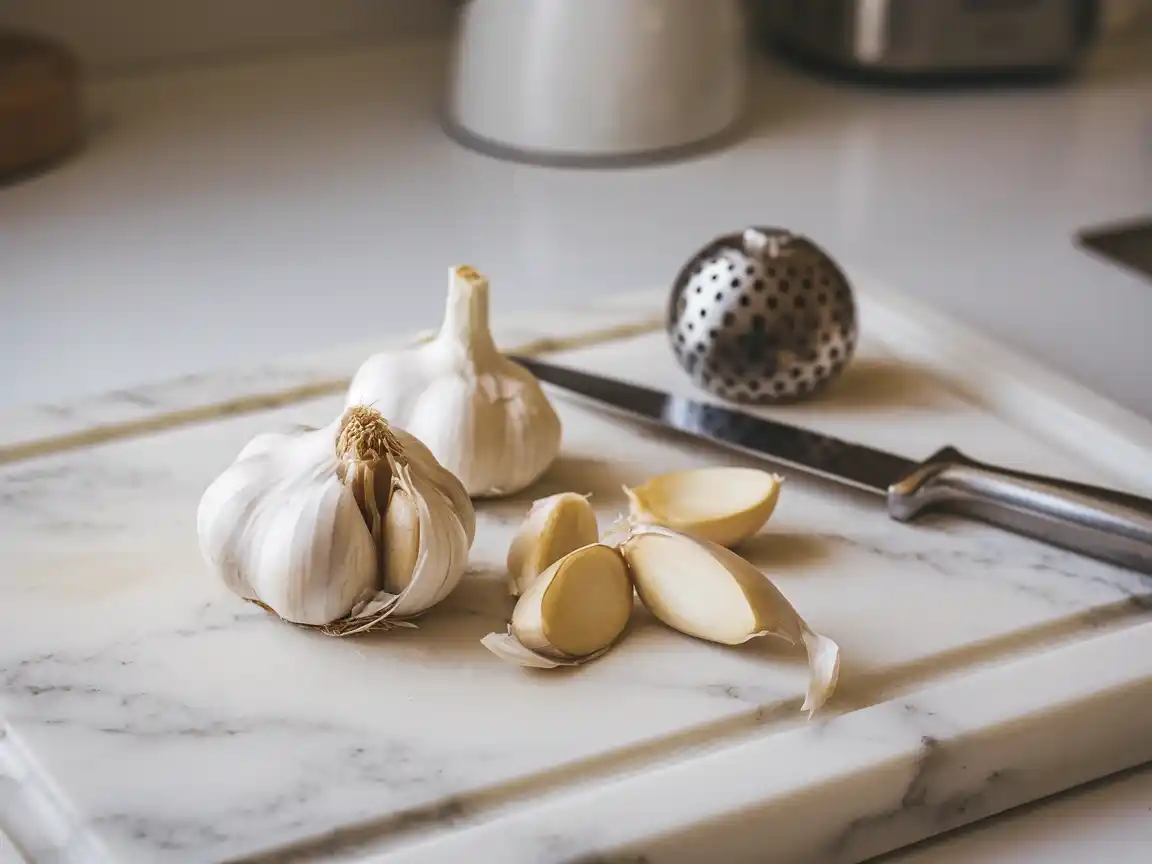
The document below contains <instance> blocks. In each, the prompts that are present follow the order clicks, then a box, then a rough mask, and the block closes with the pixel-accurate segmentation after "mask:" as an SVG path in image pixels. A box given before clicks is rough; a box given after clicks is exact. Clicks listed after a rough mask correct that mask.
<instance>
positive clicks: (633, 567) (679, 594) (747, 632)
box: [620, 525, 840, 716]
mask: <svg viewBox="0 0 1152 864" xmlns="http://www.w3.org/2000/svg"><path fill="white" fill-rule="evenodd" d="M620 551H621V552H622V553H623V555H624V558H625V560H626V561H627V562H628V567H629V570H630V571H631V574H632V581H633V583H634V584H635V586H636V593H637V594H639V595H640V601H641V602H642V603H643V604H644V605H645V606H646V607H648V610H649V611H650V612H651V613H652V614H653V615H654V616H655V617H656V618H657V619H659V620H660V621H662V622H664V623H665V624H667V625H668V626H669V627H672V628H673V629H675V630H679V631H680V632H681V633H686V634H688V635H689V636H695V637H697V638H698V639H706V640H708V641H711V642H719V643H721V644H724V645H739V644H741V643H743V642H747V641H748V640H749V639H754V638H756V637H758V636H777V637H780V638H782V639H784V640H786V641H788V642H790V643H792V644H793V645H798V644H803V645H804V648H805V650H806V651H807V653H808V692H807V695H806V696H805V699H804V705H803V708H802V710H804V711H807V712H808V714H809V716H811V715H812V713H814V712H815V711H816V710H818V709H819V708H820V707H821V706H822V705H823V704H824V703H825V701H827V699H828V697H830V696H831V695H832V692H833V691H834V690H835V689H836V682H837V679H838V678H839V675H840V649H839V647H838V646H837V645H836V643H835V642H833V641H832V640H831V639H829V638H827V637H826V636H821V635H820V634H818V633H816V632H814V631H813V630H812V629H811V628H810V627H809V626H808V624H807V623H806V622H805V621H804V619H803V618H801V617H800V615H799V614H798V613H797V612H796V610H795V609H793V608H792V604H791V603H789V602H788V600H787V598H785V596H784V595H783V594H781V593H780V591H779V589H778V588H777V587H776V586H775V585H773V584H772V582H771V581H770V580H769V579H768V577H767V576H765V575H764V574H763V573H761V572H760V571H759V570H758V569H757V568H756V567H754V566H753V565H752V564H750V563H749V562H748V561H745V560H744V559H743V558H741V557H740V556H739V555H737V554H736V553H735V552H732V551H730V550H728V549H726V548H724V547H723V546H720V545H718V544H716V543H711V542H709V541H707V540H701V539H699V538H696V537H691V536H689V535H687V534H681V533H678V532H676V531H672V530H670V529H668V528H662V527H659V526H652V525H643V526H638V527H634V528H633V529H632V530H631V532H630V533H629V535H628V537H626V538H625V539H624V541H623V542H622V543H621V545H620Z"/></svg>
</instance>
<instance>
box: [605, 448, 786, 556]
mask: <svg viewBox="0 0 1152 864" xmlns="http://www.w3.org/2000/svg"><path fill="white" fill-rule="evenodd" d="M783 482H784V478H783V477H780V476H778V475H776V474H769V473H768V472H767V471H760V470H757V469H755V468H725V467H720V468H697V469H694V470H690V471H677V472H674V473H671V474H661V475H659V476H657V477H652V478H650V479H649V480H647V481H646V482H645V483H644V485H642V486H638V487H637V488H635V489H630V488H628V487H627V486H625V487H624V492H625V494H626V495H627V496H628V502H629V506H630V510H631V513H630V517H629V518H630V521H631V522H632V523H633V524H637V525H663V526H664V527H665V528H671V529H672V530H674V531H681V532H684V533H686V534H691V535H693V536H694V537H699V538H701V539H704V540H710V541H711V542H713V543H719V544H720V545H721V546H728V547H732V546H736V545H738V544H740V543H742V542H743V541H745V540H747V539H748V538H749V537H751V536H753V535H754V534H755V533H756V532H757V531H759V530H760V529H761V528H762V527H764V523H765V522H767V521H768V519H769V518H770V517H771V516H772V513H773V511H774V510H775V509H776V502H777V501H778V500H779V498H780V486H781V484H782V483H783Z"/></svg>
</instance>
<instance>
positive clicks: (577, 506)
mask: <svg viewBox="0 0 1152 864" xmlns="http://www.w3.org/2000/svg"><path fill="white" fill-rule="evenodd" d="M599 538H600V528H599V526H598V525H597V524H596V513H595V511H594V510H593V509H592V505H591V504H589V503H588V498H587V496H585V495H577V494H576V493H575V492H561V493H559V494H558V495H550V496H549V497H547V498H541V499H540V500H539V501H535V502H533V504H532V507H531V508H530V509H529V510H528V515H527V516H526V517H525V519H524V521H523V522H522V523H521V525H520V528H519V529H518V530H517V531H516V536H515V537H513V538H512V543H511V545H510V546H509V547H508V593H510V594H511V595H512V596H513V597H519V596H520V595H521V594H523V593H524V592H525V591H527V590H528V587H529V586H530V585H531V584H532V583H533V582H535V581H536V577H537V576H539V575H540V574H541V573H543V572H544V571H545V570H547V569H548V568H549V567H551V566H552V565H553V564H555V563H556V562H557V561H559V560H560V559H561V558H563V557H564V556H565V555H567V554H568V553H569V552H574V551H575V550H577V549H579V548H580V547H582V546H589V545H591V544H593V543H595V542H596V541H597V540H598V539H599Z"/></svg>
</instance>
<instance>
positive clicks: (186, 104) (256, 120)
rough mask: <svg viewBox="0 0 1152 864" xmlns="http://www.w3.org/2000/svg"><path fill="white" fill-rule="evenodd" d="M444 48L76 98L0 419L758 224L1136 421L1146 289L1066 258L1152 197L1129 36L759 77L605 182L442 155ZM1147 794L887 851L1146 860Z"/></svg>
mask: <svg viewBox="0 0 1152 864" xmlns="http://www.w3.org/2000/svg"><path fill="white" fill-rule="evenodd" d="M443 56H444V49H443V46H442V45H440V44H437V43H428V44H421V45H412V46H407V47H404V48H398V49H393V50H391V51H389V52H387V53H382V52H378V51H377V52H373V51H362V52H359V53H348V54H343V55H334V56H326V57H314V58H310V59H282V60H277V61H268V62H263V63H252V64H248V65H242V66H239V65H238V66H231V67H216V68H206V69H194V70H193V69H190V70H186V71H182V72H170V73H165V74H155V75H151V76H148V77H136V78H124V79H119V80H112V81H107V82H104V83H101V84H100V85H99V86H97V87H96V88H94V90H93V92H92V99H91V104H92V106H93V116H94V132H93V139H92V141H91V144H90V146H89V148H88V149H87V151H86V152H85V153H84V154H83V155H82V156H81V157H80V158H79V159H77V160H75V161H74V162H72V163H70V164H68V165H66V166H63V167H62V168H60V169H59V170H57V171H55V172H53V173H51V174H48V175H45V176H43V177H40V178H35V179H32V180H29V181H26V182H24V183H21V184H19V185H15V186H11V187H8V188H6V189H3V190H0V286H3V287H2V288H0V362H2V363H3V365H4V368H6V369H8V370H18V371H17V372H16V374H12V373H11V372H10V373H9V374H8V375H6V376H4V377H3V379H0V405H2V406H4V407H9V406H11V405H14V404H17V403H24V402H31V401H36V402H51V401H57V400H61V399H67V398H71V397H74V396H78V395H82V394H85V393H89V392H93V391H97V390H106V389H114V388H118V387H128V386H131V385H134V384H137V383H141V382H147V381H151V380H154V379H157V378H167V377H172V376H175V375H180V374H185V373H189V372H196V371H202V370H205V369H209V368H215V367H223V366H232V365H239V364H248V365H251V364H253V363H258V362H260V361H261V360H264V359H267V358H268V357H271V356H283V355H289V354H296V353H302V352H307V351H311V350H314V349H318V348H322V347H324V346H326V345H330V344H335V343H339V342H344V341H350V340H355V341H363V340H365V339H370V338H372V337H374V336H376V335H378V334H381V335H382V334H394V333H397V332H401V331H404V330H411V329H415V328H418V327H421V326H425V325H427V324H428V323H429V322H430V321H432V320H434V319H435V317H436V314H437V312H438V307H439V304H440V297H439V295H438V294H429V293H424V292H422V291H419V290H414V289H412V288H410V287H409V286H414V285H420V284H427V282H428V281H429V276H431V277H432V278H433V280H435V279H436V277H438V276H439V274H440V273H441V272H442V269H443V266H444V265H445V263H446V262H450V261H458V260H468V261H471V262H472V263H475V264H476V265H477V266H480V267H482V268H483V269H485V270H486V271H488V272H489V273H490V274H491V276H492V278H493V280H494V284H495V285H496V286H497V294H496V296H495V298H494V303H495V305H496V307H497V312H499V310H501V309H504V310H507V309H512V308H524V307H538V308H543V307H546V306H549V305H555V304H556V303H557V302H559V301H561V300H568V301H569V302H570V301H571V298H572V297H573V296H574V295H581V296H587V297H588V298H589V299H590V302H594V301H595V300H596V298H601V297H605V296H606V295H608V294H610V293H613V292H616V291H619V290H628V289H633V288H635V287H637V286H640V285H645V286H651V285H658V284H661V283H663V282H666V281H667V280H668V279H669V277H670V275H671V274H672V273H673V272H674V271H675V269H676V268H677V266H678V265H679V263H680V261H681V259H682V258H684V257H686V256H687V255H688V254H689V253H690V252H691V251H692V250H693V249H694V247H695V246H696V245H698V244H699V243H701V242H702V241H704V240H706V239H708V238H709V237H710V236H711V235H713V234H715V233H718V232H720V231H724V230H729V229H732V228H735V227H742V226H743V225H744V224H746V223H751V222H759V223H768V224H783V225H786V226H788V227H791V228H793V229H795V230H799V231H803V232H805V233H808V234H810V235H811V236H813V237H814V238H815V239H817V241H818V242H821V243H822V244H823V245H825V246H826V247H828V248H829V249H830V250H831V251H832V252H833V253H834V254H837V255H839V256H840V257H842V258H843V259H844V260H846V261H850V262H852V263H853V264H854V265H856V266H859V267H861V268H863V269H866V270H867V271H869V272H870V273H874V274H876V275H877V276H878V277H880V278H882V279H884V280H885V281H887V282H889V283H891V284H893V285H896V286H898V287H899V288H900V289H901V290H902V291H905V292H907V293H912V294H916V295H918V296H920V297H921V298H922V299H924V300H926V301H928V302H931V303H933V304H935V305H937V306H939V307H941V308H942V309H945V310H946V311H948V312H951V313H952V314H954V315H956V316H957V317H958V318H960V319H962V320H965V321H967V322H969V323H972V324H975V325H977V326H979V327H981V328H983V329H985V330H987V331H988V332H990V333H991V334H992V335H993V336H994V337H996V338H998V339H1000V340H1002V341H1005V342H1008V343H1010V344H1013V345H1014V346H1015V347H1016V348H1017V349H1019V350H1021V351H1023V352H1025V353H1028V354H1031V355H1033V356H1034V357H1037V358H1039V359H1041V360H1042V361H1044V362H1046V363H1048V364H1050V365H1052V366H1054V367H1055V368H1058V369H1060V370H1061V371H1063V372H1065V373H1067V374H1069V375H1071V376H1072V377H1075V378H1078V379H1079V380H1080V381H1082V382H1084V383H1086V384H1088V385H1090V386H1092V387H1095V388H1098V389H1099V390H1100V391H1102V392H1103V393H1105V394H1106V395H1108V396H1111V397H1112V398H1113V399H1115V400H1116V401H1118V402H1120V403H1122V404H1126V405H1128V406H1129V407H1131V408H1133V409H1135V410H1137V411H1140V412H1142V413H1145V414H1152V391H1149V390H1148V388H1147V384H1146V371H1145V370H1146V369H1147V368H1148V367H1149V363H1150V361H1152V354H1150V353H1149V352H1150V350H1152V349H1150V348H1149V342H1148V340H1147V338H1146V334H1147V330H1148V326H1149V323H1150V322H1152V286H1149V284H1148V283H1147V282H1144V281H1141V280H1140V279H1138V278H1136V277H1135V276H1132V275H1129V274H1127V273H1125V272H1124V271H1122V270H1120V269H1118V268H1116V267H1113V266H1112V265H1110V264H1107V263H1104V262H1101V261H1099V260H1097V259H1094V258H1091V257H1090V256H1088V255H1085V254H1084V253H1083V252H1081V251H1079V250H1077V249H1075V248H1074V247H1073V246H1072V243H1071V236H1072V233H1073V232H1074V231H1075V230H1077V229H1079V228H1081V227H1083V226H1085V225H1089V224H1093V223H1097V222H1102V221H1109V220H1113V219H1120V218H1125V217H1129V216H1134V215H1139V214H1141V213H1143V212H1145V211H1146V210H1147V208H1148V207H1149V202H1152V156H1150V139H1149V136H1150V135H1152V51H1149V50H1147V46H1146V45H1145V46H1143V50H1141V48H1140V46H1136V47H1133V46H1129V47H1127V48H1117V49H1115V50H1113V51H1112V52H1111V53H1110V54H1109V55H1106V56H1103V57H1101V58H1099V60H1098V62H1097V64H1096V66H1095V67H1094V68H1093V69H1092V70H1090V72H1089V74H1088V76H1087V77H1086V78H1085V79H1084V80H1082V81H1080V82H1079V83H1077V84H1076V85H1075V86H1073V87H1070V88H1067V89H1057V90H1046V91H1037V92H1013V93H1000V94H949V95H947V96H937V97H932V98H929V97H926V96H923V95H917V94H914V93H879V92H870V91H864V90H840V89H836V88H833V87H831V86H829V85H827V84H825V83H821V82H817V81H814V80H810V79H808V78H805V77H803V76H801V75H798V74H797V73H794V72H790V71H786V70H782V69H779V68H776V67H769V66H765V67H764V68H762V69H761V70H760V71H759V72H758V76H757V87H756V104H755V112H756V113H755V117H756V118H757V120H758V124H757V125H756V127H755V129H754V132H753V134H752V135H751V137H750V138H749V139H748V140H746V141H744V142H742V143H741V144H739V145H738V146H736V147H733V148H731V149H729V150H728V151H725V152H723V153H719V154H715V155H713V156H710V157H707V158H702V159H698V160H694V161H692V162H690V163H685V164H679V165H670V166H662V167H651V168H645V169H638V170H631V171H604V172H586V171H574V172H567V171H552V170H543V169H535V168H525V167H516V166H510V165H505V164H502V163H499V162H494V161H492V160H489V159H487V158H485V157H481V156H476V155H474V154H471V153H468V152H465V151H463V150H461V149H459V148H458V147H457V146H456V145H455V144H452V143H451V142H449V141H447V140H446V139H444V138H443V137H442V136H441V135H440V133H439V131H438V129H437V126H436V110H435V109H436V97H437V95H438V92H439V78H440V70H441V68H442V63H443ZM398 81H403V82H405V83H406V85H408V86H404V87H396V86H389V84H390V82H398ZM349 310H354V314H349ZM1150 801H1152V771H1150V770H1148V769H1145V770H1143V771H1137V772H1134V773H1132V774H1129V775H1127V776H1125V777H1123V778H1120V779H1117V780H1115V781H1112V782H1108V783H1103V784H1100V785H1097V786H1095V787H1093V788H1091V789H1087V790H1080V791H1077V792H1074V793H1071V794H1069V795H1066V796H1063V797H1062V798H1061V799H1059V800H1056V801H1053V802H1049V803H1046V804H1042V805H1039V806H1036V807H1033V808H1029V809H1028V810H1027V811H1024V812H1018V813H1014V814H1010V815H1008V816H1006V817H1002V818H999V819H997V820H994V821H989V822H986V823H982V824H980V825H978V826H975V827H973V828H970V829H967V830H965V831H963V832H960V833H958V834H955V835H952V836H949V837H945V838H941V839H938V840H935V841H932V842H931V843H929V844H926V845H925V846H923V847H921V848H918V849H914V850H908V851H905V852H902V853H899V854H897V855H894V856H892V858H891V860H899V861H902V862H912V861H915V862H918V864H919V862H929V861H931V862H952V861H955V862H959V861H970V860H982V861H1009V860H1011V861H1026V860H1029V861H1030V860H1035V861H1045V862H1050V861H1061V860H1067V861H1078V860H1090V859H1092V858H1095V859H1099V860H1107V861H1110V862H1123V861H1129V860H1131V861H1135V860H1137V857H1136V856H1137V847H1139V846H1141V845H1143V846H1144V847H1145V848H1147V844H1149V843H1152V819H1149V818H1148V813H1149V809H1150V805H1149V802H1150ZM2 848H3V844H2V843H0V849H2ZM0 854H2V853H0ZM0 860H3V859H2V858H0Z"/></svg>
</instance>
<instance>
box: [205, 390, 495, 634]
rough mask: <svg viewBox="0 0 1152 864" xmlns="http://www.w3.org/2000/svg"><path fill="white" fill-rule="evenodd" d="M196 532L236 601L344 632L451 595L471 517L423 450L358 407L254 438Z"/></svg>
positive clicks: (208, 499) (219, 485) (212, 493)
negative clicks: (328, 420) (318, 424)
mask: <svg viewBox="0 0 1152 864" xmlns="http://www.w3.org/2000/svg"><path fill="white" fill-rule="evenodd" d="M197 529H198V533H199V539H200V549H201V552H202V554H203V555H204V557H205V559H206V560H207V561H208V563H209V564H210V565H211V566H212V567H213V568H214V569H215V570H216V572H217V574H218V575H219V576H220V578H221V579H222V580H223V581H224V584H225V585H226V586H227V587H228V588H229V589H230V590H231V591H232V592H233V593H235V594H238V595H239V596H241V597H243V598H245V599H248V600H252V601H254V602H257V603H259V604H261V605H263V606H265V607H266V608H268V609H270V610H271V611H273V612H275V613H276V614H277V615H278V616H280V617H281V618H283V619H285V620H286V621H291V622H294V623H297V624H305V625H311V626H316V627H322V628H324V629H325V631H326V632H329V633H333V634H335V635H347V634H349V633H356V632H361V631H363V630H367V629H376V628H387V627H389V626H392V625H393V624H396V623H399V622H400V621H402V620H403V619H404V618H406V617H411V616H413V615H416V614H419V613H420V612H423V611H424V610H426V609H428V608H429V607H431V606H433V605H435V604H436V603H439V602H440V601H441V600H443V599H444V598H445V597H446V596H448V594H449V593H450V592H451V591H452V590H453V589H454V588H455V587H456V585H457V584H458V583H459V581H460V577H461V576H462V575H463V573H464V568H465V565H466V563H467V557H468V550H469V548H470V547H471V545H472V541H473V539H474V537H475V532H476V514H475V511H474V509H473V507H472V502H471V500H470V499H469V497H468V495H467V493H466V492H465V491H464V487H463V486H462V485H461V484H460V482H459V481H458V480H457V479H456V478H455V477H453V476H452V475H451V474H450V473H449V472H447V471H446V470H444V468H443V467H442V466H440V465H439V464H438V463H437V462H436V460H435V458H434V457H433V456H432V454H431V453H430V452H429V451H428V449H427V448H426V447H424V446H423V445H422V444H421V443H420V442H419V441H417V440H416V439H415V438H413V437H412V436H411V435H410V434H408V433H407V432H404V431H403V430H401V429H397V428H396V427H393V426H389V424H388V423H387V421H385V420H384V418H383V416H381V414H380V413H379V412H378V411H376V410H374V409H372V408H367V407H364V406H355V407H352V408H349V409H348V410H347V411H345V412H344V414H343V416H342V417H341V418H339V419H338V420H337V421H335V422H333V423H332V424H330V425H328V426H326V427H325V428H323V429H309V430H305V431H302V432H299V433H295V434H285V435H280V434H264V435H259V436H257V437H256V438H254V439H252V441H250V442H249V443H248V445H247V446H245V447H244V449H243V450H241V452H240V455H239V456H238V457H237V459H236V461H235V462H234V463H233V464H232V465H231V466H230V467H229V468H227V469H226V470H225V471H224V472H223V473H222V474H221V475H220V476H219V477H217V478H216V480H215V481H213V483H212V484H211V485H210V486H209V487H208V489H207V490H206V491H205V492H204V495H203V496H202V498H201V499H200V507H199V511H198V513H197Z"/></svg>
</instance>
